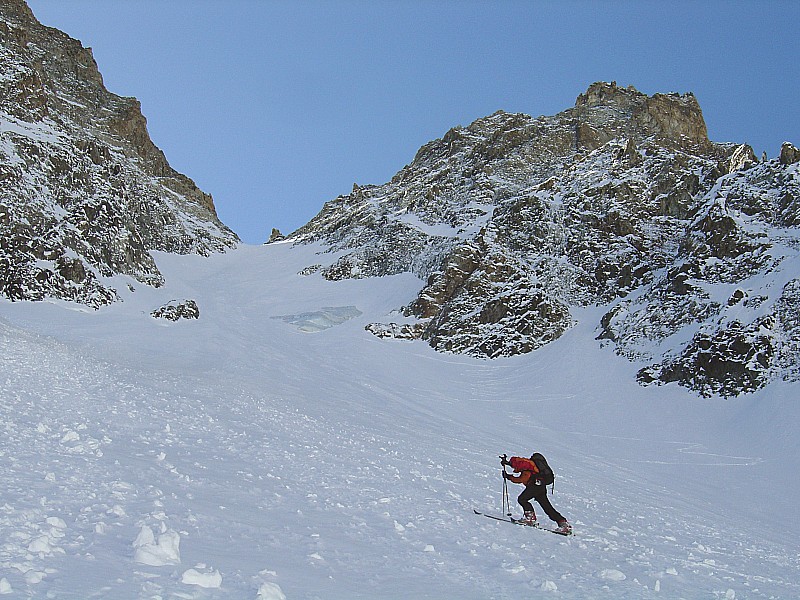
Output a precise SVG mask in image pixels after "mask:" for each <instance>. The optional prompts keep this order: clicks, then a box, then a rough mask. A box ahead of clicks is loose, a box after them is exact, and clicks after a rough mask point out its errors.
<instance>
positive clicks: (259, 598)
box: [256, 582, 286, 600]
mask: <svg viewBox="0 0 800 600" xmlns="http://www.w3.org/2000/svg"><path fill="white" fill-rule="evenodd" d="M256 600H286V595H285V594H284V593H283V590H282V589H281V586H279V585H278V584H277V583H269V582H267V583H262V584H261V586H260V587H259V588H258V595H256Z"/></svg>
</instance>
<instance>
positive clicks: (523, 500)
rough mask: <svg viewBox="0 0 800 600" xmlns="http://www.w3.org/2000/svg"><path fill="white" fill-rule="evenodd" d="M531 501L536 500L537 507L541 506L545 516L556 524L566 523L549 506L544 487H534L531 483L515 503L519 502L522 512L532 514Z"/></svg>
mask: <svg viewBox="0 0 800 600" xmlns="http://www.w3.org/2000/svg"><path fill="white" fill-rule="evenodd" d="M531 500H536V502H538V503H539V506H541V507H542V509H543V510H544V512H545V514H547V516H548V517H550V519H552V520H553V521H555V522H556V523H561V521H566V519H565V518H564V517H563V516H561V513H560V512H558V511H557V510H556V509H555V508H553V505H552V504H550V500H549V499H548V498H547V486H546V485H536V484H535V483H531V484H530V485H528V486H526V487H525V489H524V490H522V493H521V494H520V495H519V498H517V502H519V505H520V506H521V507H522V510H524V511H528V512H533V504H531Z"/></svg>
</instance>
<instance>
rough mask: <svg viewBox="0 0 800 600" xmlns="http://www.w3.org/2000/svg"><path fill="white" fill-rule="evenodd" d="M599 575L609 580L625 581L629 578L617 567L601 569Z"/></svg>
mask: <svg viewBox="0 0 800 600" xmlns="http://www.w3.org/2000/svg"><path fill="white" fill-rule="evenodd" d="M599 577H600V579H605V580H607V581H625V580H626V579H627V577H626V576H625V573H623V572H622V571H618V570H617V569H603V570H602V571H600V574H599Z"/></svg>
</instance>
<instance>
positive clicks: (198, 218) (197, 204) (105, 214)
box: [0, 0, 238, 308]
mask: <svg viewBox="0 0 800 600" xmlns="http://www.w3.org/2000/svg"><path fill="white" fill-rule="evenodd" d="M0 182H2V185H0V295H2V296H5V297H6V298H9V299H11V300H41V299H44V298H48V297H49V298H59V299H63V300H69V301H74V302H79V303H83V304H86V305H88V306H92V307H95V308H97V307H99V306H102V305H104V304H108V303H110V302H113V301H115V300H116V299H118V294H117V292H116V290H115V289H114V287H113V283H112V282H111V281H110V280H109V279H108V278H110V277H112V276H114V275H119V274H122V275H126V276H128V277H129V278H131V279H132V280H133V281H135V282H139V283H142V284H146V285H152V286H158V285H161V283H162V282H163V277H162V275H161V273H160V272H159V270H158V267H157V266H156V264H155V262H154V260H153V258H152V256H151V254H150V252H151V251H153V250H160V251H164V252H173V253H182V254H185V253H199V254H209V253H211V252H218V251H224V250H225V249H227V248H230V247H233V246H234V245H236V244H237V243H238V238H237V236H236V235H235V234H234V233H233V232H232V231H230V230H229V229H228V228H227V227H225V225H223V224H222V223H221V222H220V221H219V219H218V218H217V215H216V212H215V209H214V203H213V200H212V198H211V196H209V195H208V194H205V193H204V192H202V191H201V190H199V189H198V188H197V186H196V185H195V184H194V182H193V181H192V180H191V179H189V178H188V177H186V176H184V175H182V174H180V173H178V172H176V171H175V170H174V169H172V168H171V167H170V165H169V163H168V162H167V160H166V158H165V156H164V154H163V153H162V152H161V150H159V149H158V148H157V147H156V146H155V145H154V144H153V142H152V141H151V140H150V137H149V135H148V133H147V126H146V120H145V118H144V116H143V115H142V112H141V107H140V104H139V102H138V101H137V100H136V99H134V98H123V97H119V96H117V95H115V94H112V93H110V92H109V91H108V90H107V89H106V88H105V86H104V85H103V79H102V76H101V75H100V72H99V71H98V68H97V65H96V63H95V61H94V58H93V56H92V52H91V49H89V48H84V47H83V46H82V45H81V43H80V42H79V41H77V40H74V39H72V38H70V37H69V36H67V35H66V34H64V33H62V32H60V31H58V30H56V29H52V28H48V27H45V26H43V25H42V24H41V23H39V22H38V21H37V20H36V18H35V17H34V15H33V13H32V12H31V10H30V9H29V7H28V6H27V5H26V4H25V2H24V1H23V0H4V1H3V2H2V3H0ZM128 285H132V283H129V284H128Z"/></svg>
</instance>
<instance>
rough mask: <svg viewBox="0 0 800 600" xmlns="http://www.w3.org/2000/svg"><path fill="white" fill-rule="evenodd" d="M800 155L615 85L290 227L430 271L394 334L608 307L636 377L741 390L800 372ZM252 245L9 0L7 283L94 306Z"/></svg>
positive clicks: (328, 265)
mask: <svg viewBox="0 0 800 600" xmlns="http://www.w3.org/2000/svg"><path fill="white" fill-rule="evenodd" d="M798 161H800V151H799V150H798V149H797V148H795V147H794V146H793V145H792V144H789V143H785V144H784V145H783V147H782V148H781V151H780V155H779V156H778V157H776V158H773V159H771V160H767V159H766V157H762V158H761V159H759V158H757V157H756V156H755V155H754V153H753V150H752V149H751V148H750V147H749V146H747V145H745V144H728V143H726V144H720V143H714V142H712V141H710V140H709V139H708V133H707V130H706V125H705V122H704V119H703V115H702V111H701V110H700V106H699V105H698V102H697V100H696V99H695V97H694V96H693V95H692V94H674V93H670V94H655V95H653V96H648V95H646V94H643V93H641V92H639V91H637V90H635V89H634V88H633V87H627V88H624V87H619V86H617V85H616V84H615V83H602V82H601V83H595V84H593V85H591V86H590V87H589V89H588V90H587V91H586V92H585V93H584V94H581V95H580V96H578V99H577V101H576V103H575V106H574V107H572V108H569V109H567V110H565V111H563V112H561V113H559V114H557V115H555V116H550V117H545V116H541V117H536V118H534V117H531V116H528V115H524V114H509V113H505V112H502V111H501V112H497V113H495V114H493V115H491V116H488V117H485V118H482V119H478V120H477V121H475V122H474V123H472V124H471V125H469V126H468V127H456V128H454V129H451V130H450V131H448V132H447V133H446V134H445V135H444V137H442V138H441V139H438V140H434V141H432V142H430V143H428V144H426V145H425V146H423V147H422V148H421V149H420V150H419V152H418V153H417V155H416V156H415V157H414V160H413V161H412V162H411V164H409V165H407V166H406V167H404V168H403V169H401V170H400V171H399V172H398V173H397V175H395V177H393V178H392V180H391V181H389V182H388V183H385V184H383V185H369V186H358V185H355V186H354V187H353V191H352V192H351V193H350V194H348V195H344V196H340V197H338V198H336V199H334V200H332V201H330V202H328V203H326V204H325V205H324V206H323V208H322V210H321V211H320V213H319V214H318V215H317V216H316V217H315V218H313V219H312V220H311V221H310V222H309V223H308V224H306V225H305V226H303V227H302V228H300V229H299V230H297V231H295V232H294V233H292V234H290V235H289V236H288V240H289V241H290V242H293V243H294V244H308V243H311V242H316V243H319V244H321V247H322V248H323V249H324V250H323V254H327V256H326V257H325V258H324V259H322V258H321V259H320V264H315V265H308V266H307V268H305V269H304V270H303V271H302V274H303V275H305V276H312V275H314V274H317V276H322V277H324V278H326V279H328V280H341V279H347V278H369V277H383V276H388V275H395V274H400V273H413V274H415V275H416V276H417V277H419V279H420V281H421V283H420V290H419V293H418V295H417V296H416V298H414V299H413V301H411V302H410V303H408V304H407V305H405V306H398V307H397V311H396V313H395V314H393V315H391V316H390V317H387V319H386V320H385V321H384V322H376V323H371V324H370V325H368V326H367V329H368V330H369V331H371V332H372V333H373V334H375V335H377V336H380V337H384V338H399V339H419V340H425V341H426V342H427V343H429V344H430V345H431V346H432V347H433V348H435V349H436V350H438V351H441V352H451V353H461V354H467V355H470V356H474V357H479V358H487V359H494V358H499V357H509V356H513V355H518V354H524V353H528V352H531V351H534V350H536V349H537V348H539V347H541V346H542V345H544V344H548V343H550V342H552V341H554V340H557V339H558V338H559V337H560V336H562V335H563V334H564V332H566V331H567V330H568V329H570V328H571V327H572V326H573V325H574V324H575V323H576V322H577V319H578V318H582V319H585V318H590V317H587V315H600V316H599V317H598V316H595V317H591V318H596V319H597V327H596V337H597V340H598V343H599V344H605V345H610V346H612V347H613V348H614V349H615V351H616V352H617V353H618V354H619V355H621V356H624V357H626V358H627V359H629V360H631V361H635V362H636V363H637V364H640V365H641V369H640V370H639V373H638V380H639V381H640V382H641V383H642V384H644V385H648V384H657V383H669V382H678V383H680V384H681V385H684V386H687V387H689V388H691V389H692V390H694V391H695V392H697V393H700V394H702V395H711V394H720V395H724V396H734V395H738V394H740V393H743V392H748V391H753V390H757V389H759V388H761V387H763V386H765V385H767V384H768V383H770V382H771V381H775V380H778V379H787V380H797V379H800V366H798V365H799V364H800V360H798V358H799V357H800V316H798V315H800V256H799V255H798V252H799V251H800V230H798V225H800V176H799V175H798ZM282 237H283V236H279V235H278V232H274V235H273V238H272V239H278V238H282ZM238 242H239V240H238V237H237V236H236V235H235V234H234V233H233V232H232V231H231V230H230V229H228V228H227V227H226V226H225V225H224V224H222V223H221V222H220V221H219V219H218V218H217V215H216V212H215V208H214V204H213V201H212V198H211V197H210V196H209V195H208V194H205V193H204V192H202V191H201V190H199V189H198V188H197V186H196V185H195V184H194V182H192V180H190V179H189V178H188V177H186V176H185V175H182V174H180V173H177V172H176V171H175V170H174V169H172V168H171V167H170V165H169V163H168V162H167V159H166V158H165V156H164V154H163V153H162V152H161V151H160V150H159V149H158V148H157V147H156V146H155V145H154V144H153V142H152V141H151V140H150V137H149V135H148V132H147V127H146V121H145V118H144V116H143V115H142V113H141V110H140V105H139V102H138V101H137V100H135V99H134V98H123V97H119V96H117V95H114V94H112V93H110V92H109V91H108V90H107V89H106V88H105V86H104V84H103V79H102V77H101V75H100V73H99V71H98V69H97V65H96V64H95V61H94V58H93V57H92V53H91V50H90V49H88V48H84V47H83V46H82V45H81V43H80V42H78V41H77V40H74V39H72V38H70V37H69V36H67V35H66V34H64V33H62V32H60V31H58V30H55V29H51V28H48V27H45V26H43V25H42V24H41V23H39V22H38V21H37V20H36V18H35V17H34V15H33V14H32V12H31V11H30V9H29V8H28V6H27V5H26V4H25V2H24V1H23V0H4V2H2V3H0V296H3V297H5V298H7V299H10V300H13V301H18V300H44V299H48V298H54V299H59V300H65V301H70V302H76V303H80V304H84V305H87V306H90V307H93V308H100V307H102V306H104V305H107V304H109V303H112V302H116V301H119V300H120V299H121V296H120V294H119V293H118V291H117V288H118V287H119V286H120V285H127V286H128V287H129V288H130V289H134V284H136V285H138V284H143V285H149V286H155V287H158V286H160V285H162V284H163V283H164V278H163V276H162V274H161V272H160V271H159V269H158V266H157V265H156V262H155V260H154V258H153V251H161V252H168V253H178V254H187V253H197V254H202V255H208V254H210V253H213V252H223V251H225V250H227V249H229V248H232V247H234V246H236V245H237V244H238ZM118 276H123V277H121V278H120V277H118ZM592 307H595V308H594V309H592ZM162 308H163V307H162ZM168 308H170V309H171V312H170V313H169V314H173V313H174V314H179V313H180V315H183V316H185V314H188V315H189V316H190V317H191V318H198V317H199V308H198V307H197V305H196V304H192V303H191V301H189V302H187V303H185V304H181V305H180V306H178V305H176V306H170V307H168ZM178 309H180V310H178ZM589 309H591V310H589ZM165 310H166V309H165ZM153 314H155V313H153ZM180 315H179V316H180Z"/></svg>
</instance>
